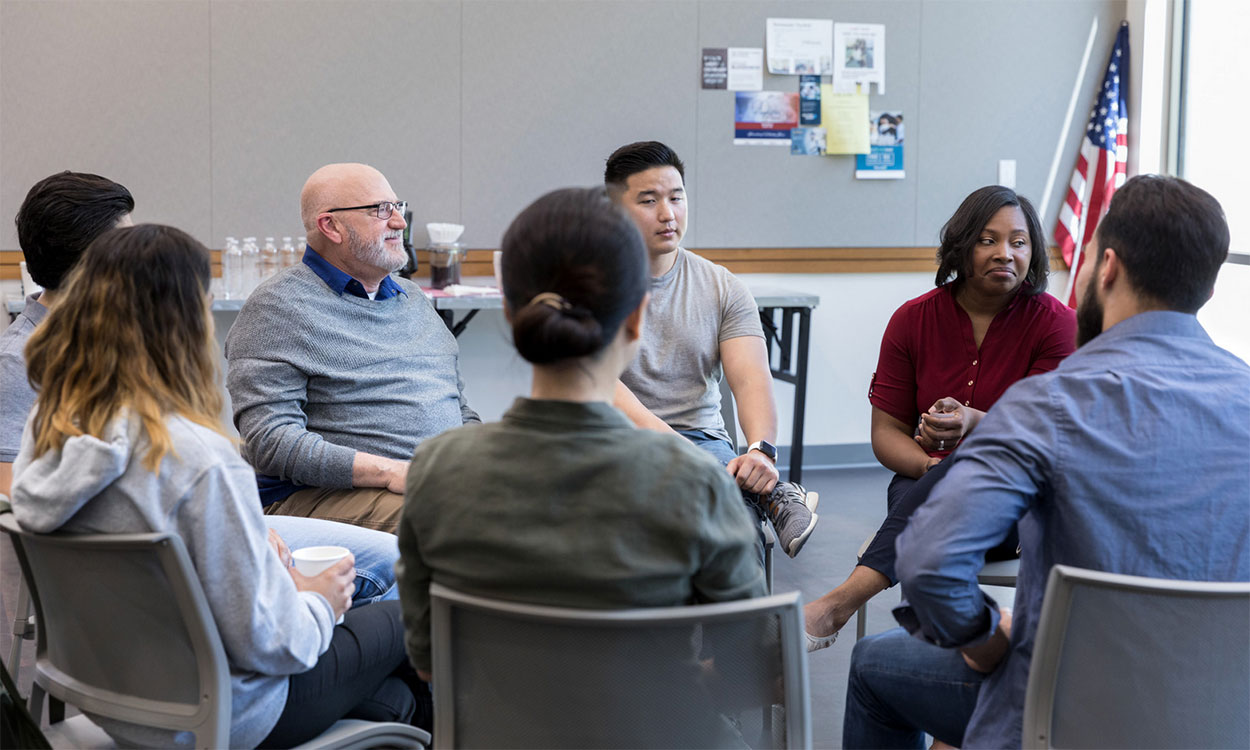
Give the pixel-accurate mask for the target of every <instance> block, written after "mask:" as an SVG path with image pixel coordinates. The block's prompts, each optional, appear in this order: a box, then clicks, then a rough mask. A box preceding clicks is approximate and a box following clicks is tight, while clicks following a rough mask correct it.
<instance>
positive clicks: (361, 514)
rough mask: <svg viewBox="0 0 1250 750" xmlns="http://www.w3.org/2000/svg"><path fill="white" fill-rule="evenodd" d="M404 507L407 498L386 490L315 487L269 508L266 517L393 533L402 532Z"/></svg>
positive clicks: (294, 494) (293, 494)
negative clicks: (321, 521)
mask: <svg viewBox="0 0 1250 750" xmlns="http://www.w3.org/2000/svg"><path fill="white" fill-rule="evenodd" d="M403 508H404V496H403V495H397V494H395V493H394V492H391V491H390V490H387V489H379V488H377V487H363V488H359V489H346V490H336V489H316V488H313V489H307V490H299V491H298V492H294V493H292V494H291V495H290V496H288V497H287V498H286V499H285V500H279V501H278V502H276V503H273V504H272V505H269V506H266V508H265V515H268V516H302V517H304V518H322V519H325V520H327V521H338V522H339V523H350V524H352V525H353V526H363V527H364V528H366V529H376V530H378V531H386V532H389V533H391V534H394V533H396V532H397V531H398V530H399V514H400V512H401V511H402V510H403Z"/></svg>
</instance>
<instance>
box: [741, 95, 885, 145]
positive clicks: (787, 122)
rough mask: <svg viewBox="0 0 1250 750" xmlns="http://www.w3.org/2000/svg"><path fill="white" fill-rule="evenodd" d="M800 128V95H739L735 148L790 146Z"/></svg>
mask: <svg viewBox="0 0 1250 750" xmlns="http://www.w3.org/2000/svg"><path fill="white" fill-rule="evenodd" d="M860 122H863V118H861V119H860ZM798 124H799V94H798V92H786V91H739V92H738V93H737V94H735V100H734V144H735V145H738V146H748V145H749V146H789V145H790V130H791V129H792V128H796V127H798Z"/></svg>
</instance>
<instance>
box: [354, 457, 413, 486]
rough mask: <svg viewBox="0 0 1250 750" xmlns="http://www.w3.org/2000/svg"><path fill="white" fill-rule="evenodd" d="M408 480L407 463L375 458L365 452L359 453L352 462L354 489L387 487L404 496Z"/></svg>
mask: <svg viewBox="0 0 1250 750" xmlns="http://www.w3.org/2000/svg"><path fill="white" fill-rule="evenodd" d="M407 479H408V462H407V461H399V460H397V459H394V458H386V457H384V456H375V455H373V454H372V453H365V452H364V451H357V452H356V458H355V459H354V460H353V461H352V486H353V487H385V488H386V489H388V490H390V491H391V492H394V493H396V494H398V495H402V494H404V483H405V482H406V481H407Z"/></svg>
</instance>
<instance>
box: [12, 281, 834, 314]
mask: <svg viewBox="0 0 1250 750" xmlns="http://www.w3.org/2000/svg"><path fill="white" fill-rule="evenodd" d="M744 280H745V279H744ZM463 281H464V285H465V286H494V283H493V282H494V279H493V278H490V277H489V276H479V277H469V278H465V279H464V280H463ZM747 288H748V289H750V290H751V295H752V296H753V297H755V304H756V305H759V306H760V307H806V308H815V307H816V306H817V305H819V304H820V295H818V294H809V293H807V292H800V291H796V290H793V289H786V288H785V287H779V286H771V285H765V284H760V285H756V284H752V283H750V281H747ZM423 289H424V287H423ZM426 291H427V292H428V291H429V290H428V289H427V290H426ZM431 299H432V301H433V302H434V307H435V309H438V310H502V309H503V297H501V296H500V295H499V294H498V293H497V292H496V293H494V294H469V295H464V296H461V297H452V296H442V295H438V296H434V297H432V298H431ZM243 302H244V300H241V299H220V298H218V299H214V300H213V310H214V311H222V312H226V311H237V310H238V309H239V308H241V307H242V306H243ZM25 307H26V300H25V299H23V298H18V299H10V300H9V302H8V311H9V314H10V315H16V314H18V313H20V312H21V311H22V309H23V308H25Z"/></svg>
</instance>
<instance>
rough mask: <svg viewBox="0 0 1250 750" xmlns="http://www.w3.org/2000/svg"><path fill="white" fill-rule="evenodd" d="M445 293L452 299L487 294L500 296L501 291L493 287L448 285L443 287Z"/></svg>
mask: <svg viewBox="0 0 1250 750" xmlns="http://www.w3.org/2000/svg"><path fill="white" fill-rule="evenodd" d="M443 293H444V294H448V295H451V296H452V297H473V296H481V295H485V294H499V290H498V289H496V288H495V287H493V286H468V285H467V284H448V285H447V286H445V287H443Z"/></svg>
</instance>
